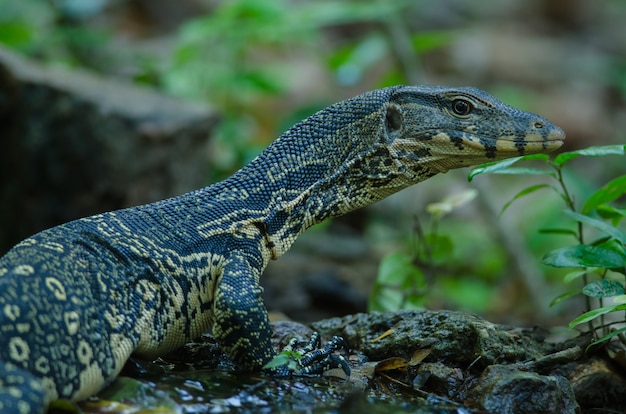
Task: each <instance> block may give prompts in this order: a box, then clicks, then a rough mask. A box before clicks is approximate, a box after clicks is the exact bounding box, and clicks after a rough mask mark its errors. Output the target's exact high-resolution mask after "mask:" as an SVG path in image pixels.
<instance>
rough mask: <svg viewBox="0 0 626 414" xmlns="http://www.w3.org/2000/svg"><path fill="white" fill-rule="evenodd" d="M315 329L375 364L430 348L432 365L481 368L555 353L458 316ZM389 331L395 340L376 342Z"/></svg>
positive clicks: (395, 315) (347, 322)
mask: <svg viewBox="0 0 626 414" xmlns="http://www.w3.org/2000/svg"><path fill="white" fill-rule="evenodd" d="M312 326H313V329H315V330H318V331H320V332H322V333H324V334H325V335H339V336H342V337H343V338H344V339H345V340H346V341H347V342H348V344H349V345H350V346H351V347H353V348H355V349H358V350H360V351H361V352H363V353H364V354H366V355H367V356H368V357H369V358H371V359H372V360H380V359H384V358H388V357H391V356H399V357H403V358H406V359H410V358H411V355H412V354H413V352H415V350H417V349H425V348H428V349H431V350H432V353H431V355H430V357H429V360H435V361H441V360H445V361H447V362H448V363H450V364H454V365H456V366H463V367H468V366H470V364H471V366H472V367H474V368H481V367H486V366H488V365H492V364H497V363H503V362H511V363H512V362H517V361H523V360H528V359H532V358H536V357H539V356H541V355H545V354H547V353H549V352H551V351H552V350H553V349H554V345H552V344H547V343H545V342H543V337H542V336H541V335H536V334H534V333H533V330H531V329H520V328H512V327H508V326H504V325H498V324H494V323H491V322H488V321H486V320H484V319H481V318H479V317H477V316H474V315H471V314H467V313H463V312H454V311H436V312H435V311H401V312H387V313H372V314H356V315H350V316H346V317H343V318H333V319H327V320H324V321H320V322H317V323H314V324H312ZM389 330H392V332H391V334H389V335H387V336H385V337H383V338H381V339H380V340H375V339H376V338H378V337H379V336H381V334H383V333H385V332H387V331H389Z"/></svg>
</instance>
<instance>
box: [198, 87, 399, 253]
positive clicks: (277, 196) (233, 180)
mask: <svg viewBox="0 0 626 414" xmlns="http://www.w3.org/2000/svg"><path fill="white" fill-rule="evenodd" d="M394 89H395V88H387V89H382V90H378V91H374V92H370V93H366V94H363V95H360V96H358V97H356V98H353V99H349V100H346V101H343V102H340V103H338V104H335V105H332V106H330V107H328V108H326V109H324V110H322V111H320V112H318V113H316V114H315V115H313V116H311V117H309V118H307V119H306V120H304V121H303V122H300V123H299V124H296V125H295V126H294V127H292V128H291V129H289V130H288V131H287V132H285V133H284V134H283V135H281V136H280V137H279V138H278V139H277V140H276V141H274V142H273V143H272V144H271V145H270V146H269V147H268V148H267V149H266V150H265V151H263V152H262V153H261V154H260V155H259V156H258V157H256V158H255V159H254V160H253V161H252V162H251V163H250V164H249V165H247V166H246V167H244V168H242V169H241V170H239V171H238V172H237V173H235V174H234V175H233V176H231V177H230V178H228V179H226V180H224V181H222V182H220V183H217V184H214V185H212V186H209V187H207V188H205V189H203V190H200V191H201V193H202V195H203V197H202V198H203V199H204V200H205V203H206V207H207V211H216V210H220V209H221V210H222V211H224V214H225V216H228V217H229V218H227V219H225V220H224V224H226V223H228V225H229V226H236V224H235V222H237V221H238V222H239V226H248V225H249V224H254V225H255V227H256V228H263V229H264V231H265V232H266V233H267V234H266V237H269V238H271V241H272V245H273V246H274V249H275V252H274V253H273V254H272V256H275V257H279V256H281V255H282V254H283V253H284V252H285V251H287V250H288V249H289V247H290V246H291V244H292V243H293V241H295V239H296V237H297V236H298V235H299V234H300V233H302V232H303V231H304V230H305V229H307V228H308V227H310V226H312V225H314V224H316V223H319V222H321V221H323V220H325V219H327V218H329V217H334V216H338V215H341V214H345V213H347V212H349V211H352V210H354V209H357V208H359V207H362V206H364V205H368V204H371V203H373V202H375V201H377V200H380V199H382V198H384V197H386V196H387V195H389V194H390V193H392V192H395V191H397V190H400V189H401V188H403V187H406V185H408V183H407V184H402V185H399V186H398V188H397V189H396V190H389V188H391V187H393V186H389V185H388V184H389V178H388V177H387V176H386V175H385V174H383V173H381V177H380V179H381V180H383V181H384V186H383V185H381V191H380V192H372V191H371V188H368V189H367V191H363V192H362V193H361V192H360V191H359V187H363V184H361V185H359V184H358V183H359V182H361V183H363V182H365V181H368V182H369V185H371V183H372V182H373V181H375V180H376V177H374V175H375V174H376V168H375V166H372V165H370V164H367V159H368V155H369V154H371V153H372V152H374V151H381V150H384V148H385V147H386V145H385V134H384V129H383V128H384V119H385V116H384V113H385V111H386V105H387V102H389V97H390V95H391V94H392V93H393V91H394ZM359 162H363V163H364V165H363V168H362V171H363V174H367V175H368V179H367V180H364V177H363V176H362V175H356V174H355V171H356V170H355V163H359ZM381 167H382V166H381ZM357 170H358V169H357ZM380 171H383V169H382V168H381V169H380ZM233 214H235V215H239V216H240V217H241V220H233V217H232V215H233ZM219 222H220V219H219V217H218V218H217V220H216V218H215V217H214V218H212V219H211V220H209V222H208V223H207V225H208V226H210V227H211V228H215V226H216V225H219ZM251 227H252V226H248V228H251ZM222 230H223V229H222ZM232 230H235V229H234V228H233V229H232Z"/></svg>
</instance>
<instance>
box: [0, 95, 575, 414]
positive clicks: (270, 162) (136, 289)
mask: <svg viewBox="0 0 626 414" xmlns="http://www.w3.org/2000/svg"><path fill="white" fill-rule="evenodd" d="M564 138H565V136H564V134H563V131H561V130H560V129H559V128H558V127H556V126H553V125H552V124H550V122H548V121H547V120H546V119H544V118H542V117H539V116H537V115H534V114H530V113H526V112H523V111H520V110H518V109H515V108H512V107H510V106H507V105H505V104H504V103H502V102H501V101H499V100H497V99H496V98H494V97H493V96H491V95H489V94H487V93H485V92H483V91H481V90H478V89H475V88H445V87H425V86H396V87H390V88H385V89H380V90H376V91H372V92H368V93H365V94H363V95H360V96H357V97H355V98H352V99H349V100H346V101H343V102H339V103H337V104H335V105H332V106H330V107H328V108H326V109H324V110H322V111H320V112H318V113H317V114H315V115H313V116H311V117H309V118H307V119H305V120H304V121H302V122H300V123H298V124H297V125H295V126H294V127H292V128H291V129H289V130H288V131H287V132H285V133H284V134H283V135H282V136H281V137H280V138H278V139H277V140H276V141H275V142H274V143H273V144H271V145H270V146H269V147H268V148H267V149H266V150H265V151H264V152H263V153H262V154H260V155H259V156H258V157H257V158H256V159H254V160H253V161H252V162H251V163H250V164H249V165H248V166H246V167H244V168H242V169H241V170H240V171H238V172H237V173H235V174H234V175H233V176H232V177H230V178H228V179H227V180H225V181H223V182H220V183H217V184H214V185H212V186H209V187H206V188H203V189H201V190H198V191H194V192H191V193H188V194H185V195H182V196H179V197H175V198H172V199H169V200H164V201H160V202H157V203H154V204H149V205H144V206H139V207H134V208H129V209H125V210H120V211H115V212H110V213H104V214H99V215H96V216H92V217H88V218H84V219H80V220H76V221H72V222H70V223H67V224H64V225H61V226H57V227H54V228H52V229H49V230H46V231H43V232H41V233H38V234H36V235H34V236H32V237H30V238H28V239H26V240H24V241H23V242H21V243H20V244H18V245H17V246H15V247H14V248H13V249H12V250H10V251H9V252H8V253H7V254H6V255H5V256H4V257H2V258H1V259H0V361H4V362H0V411H2V412H24V413H25V412H37V411H39V412H41V411H43V410H45V407H47V404H48V403H49V402H50V401H51V400H53V399H56V398H67V399H70V400H75V401H78V400H82V399H84V398H87V397H89V396H90V395H93V394H95V393H96V392H98V391H99V390H101V389H102V388H103V387H104V386H106V385H107V384H108V383H110V382H111V381H112V380H113V379H114V378H115V377H116V376H117V375H118V373H119V372H120V370H121V369H122V367H123V365H124V363H125V362H126V360H127V359H128V358H129V357H130V356H131V354H133V353H134V354H137V355H140V356H142V357H147V358H152V357H156V356H158V355H162V354H164V353H166V352H169V351H171V350H174V349H176V348H178V347H180V346H181V345H183V344H184V343H185V342H187V341H189V340H192V339H193V338H195V337H197V336H198V335H199V334H201V333H203V332H205V331H212V332H213V335H214V336H215V337H216V338H217V340H218V341H219V343H220V344H221V346H222V347H223V348H224V350H225V351H226V352H227V353H228V354H229V356H230V357H231V358H232V359H233V360H234V361H235V362H236V363H237V364H238V365H239V366H240V367H241V368H242V369H245V370H260V369H261V368H262V367H263V365H264V364H265V363H267V362H268V361H269V360H270V359H271V358H272V357H273V356H274V355H275V351H274V350H273V349H272V347H271V345H270V336H271V328H270V325H269V321H268V318H267V312H266V310H265V306H264V304H263V302H262V300H261V298H260V294H261V290H262V289H261V287H260V286H259V277H260V276H261V273H262V272H263V269H264V268H265V266H266V265H267V263H268V261H269V260H271V259H277V258H279V257H280V256H281V255H282V254H284V253H285V252H286V251H287V250H288V249H289V247H290V246H291V244H292V243H293V242H294V240H295V239H296V237H297V236H298V235H299V234H300V233H302V232H303V231H304V230H305V229H307V228H308V227H310V226H312V225H313V224H315V223H319V222H321V221H322V220H325V219H327V218H329V217H334V216H338V215H341V214H344V213H347V212H349V211H352V210H354V209H356V208H359V207H363V206H365V205H368V204H371V203H373V202H376V201H378V200H380V199H382V198H385V197H387V196H388V195H390V194H392V193H395V192H397V191H399V190H401V189H403V188H405V187H408V186H410V185H413V184H415V183H418V182H420V181H423V180H425V179H427V178H429V177H431V176H433V175H435V174H438V173H443V172H446V171H448V170H450V169H452V168H459V167H467V166H471V165H475V164H480V163H483V162H486V161H493V160H497V159H503V158H507V157H512V156H518V155H523V154H532V153H539V152H548V151H551V150H554V149H556V148H558V147H559V146H561V144H562V141H563V139H564Z"/></svg>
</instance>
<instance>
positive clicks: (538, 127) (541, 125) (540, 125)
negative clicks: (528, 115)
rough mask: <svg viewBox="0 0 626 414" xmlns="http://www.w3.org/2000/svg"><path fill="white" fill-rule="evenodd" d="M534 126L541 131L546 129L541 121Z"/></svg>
mask: <svg viewBox="0 0 626 414" xmlns="http://www.w3.org/2000/svg"><path fill="white" fill-rule="evenodd" d="M533 125H534V127H535V128H537V129H541V128H543V127H544V125H543V122H541V121H535V123H534V124H533Z"/></svg>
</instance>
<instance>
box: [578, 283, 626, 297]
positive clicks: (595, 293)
mask: <svg viewBox="0 0 626 414" xmlns="http://www.w3.org/2000/svg"><path fill="white" fill-rule="evenodd" d="M583 294H584V295H587V296H591V297H592V298H608V297H611V296H617V295H622V294H624V286H622V284H621V283H619V282H616V281H615V280H606V279H602V280H595V281H593V282H591V283H588V284H587V285H586V286H585V287H584V288H583Z"/></svg>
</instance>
